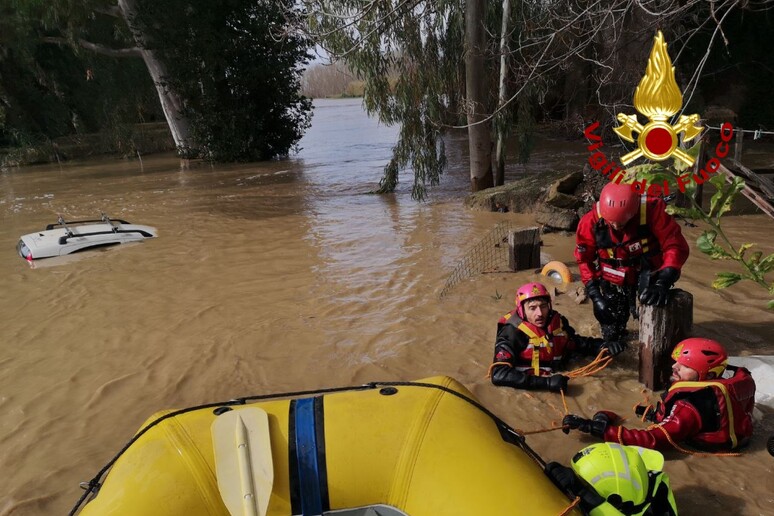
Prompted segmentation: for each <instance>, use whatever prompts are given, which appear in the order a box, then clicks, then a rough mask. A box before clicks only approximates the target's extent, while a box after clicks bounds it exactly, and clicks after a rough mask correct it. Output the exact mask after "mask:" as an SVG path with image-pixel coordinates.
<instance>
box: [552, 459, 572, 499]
mask: <svg viewBox="0 0 774 516" xmlns="http://www.w3.org/2000/svg"><path fill="white" fill-rule="evenodd" d="M544 471H545V473H546V475H547V476H548V478H550V479H551V481H552V482H553V483H554V484H556V486H557V487H559V488H560V489H562V490H564V491H567V492H570V493H572V494H576V491H577V481H578V479H577V477H576V476H575V472H574V471H573V470H572V469H571V468H568V467H567V466H562V465H561V464H559V463H558V462H549V463H548V464H546V469H545V470H544Z"/></svg>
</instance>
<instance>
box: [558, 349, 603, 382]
mask: <svg viewBox="0 0 774 516" xmlns="http://www.w3.org/2000/svg"><path fill="white" fill-rule="evenodd" d="M612 361H613V357H611V356H610V354H609V353H608V351H607V348H602V349H601V350H599V354H597V356H596V358H594V360H592V361H591V362H590V363H588V364H586V365H585V366H581V367H579V368H578V369H575V370H573V371H569V372H568V373H566V374H565V376H567V377H569V378H581V377H583V376H592V375H594V374H597V373H598V372H600V371H601V370H603V369H604V368H606V367H607V366H608V365H610V362H612Z"/></svg>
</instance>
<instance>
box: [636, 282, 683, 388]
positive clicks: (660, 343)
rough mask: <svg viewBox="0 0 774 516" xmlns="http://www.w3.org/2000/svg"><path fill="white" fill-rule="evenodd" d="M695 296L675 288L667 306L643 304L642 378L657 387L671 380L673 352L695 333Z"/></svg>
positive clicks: (641, 310)
mask: <svg viewBox="0 0 774 516" xmlns="http://www.w3.org/2000/svg"><path fill="white" fill-rule="evenodd" d="M691 326H693V296H692V295H691V294H690V293H688V292H686V291H684V290H680V289H679V288H676V289H672V291H671V292H670V296H669V302H668V303H667V305H666V306H647V305H642V306H641V307H640V382H642V383H644V384H645V386H646V387H647V388H648V389H651V390H654V391H657V390H661V389H663V388H665V387H666V386H667V384H668V383H669V376H670V374H671V369H672V359H671V357H670V354H671V352H672V349H674V347H675V346H676V345H677V343H678V342H680V341H681V340H683V339H686V338H688V337H689V336H690V335H691Z"/></svg>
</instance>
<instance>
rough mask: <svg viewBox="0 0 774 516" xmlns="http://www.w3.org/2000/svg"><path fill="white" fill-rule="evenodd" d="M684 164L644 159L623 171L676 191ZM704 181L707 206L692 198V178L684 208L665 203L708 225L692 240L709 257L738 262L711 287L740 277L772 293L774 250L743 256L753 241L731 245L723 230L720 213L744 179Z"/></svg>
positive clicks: (729, 205) (725, 210)
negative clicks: (707, 189)
mask: <svg viewBox="0 0 774 516" xmlns="http://www.w3.org/2000/svg"><path fill="white" fill-rule="evenodd" d="M697 150H698V144H697V145H695V146H694V147H693V148H691V149H690V150H689V151H688V153H689V154H691V155H692V156H694V157H696V156H697V154H698V153H697ZM687 168H688V167H687V165H685V164H683V163H678V161H677V160H675V165H674V166H673V167H672V169H667V168H665V167H664V166H663V165H661V164H660V163H648V164H645V165H638V166H635V167H632V168H631V169H629V170H628V171H627V172H628V173H629V175H630V176H631V177H634V178H635V179H645V180H647V181H648V184H650V183H651V182H657V183H661V182H662V181H664V180H666V181H667V182H668V183H669V185H670V190H672V191H677V190H678V188H677V176H678V175H680V174H683V173H686V171H687ZM706 184H710V185H712V187H713V188H714V189H715V192H714V193H713V194H712V197H711V199H710V207H709V210H704V209H702V208H701V207H700V206H699V205H698V204H697V203H696V201H695V200H694V197H695V193H696V183H695V182H694V181H693V180H692V181H690V182H689V183H688V184H687V185H685V195H686V197H687V198H688V199H690V201H691V206H690V207H687V208H684V207H680V206H674V205H669V206H667V211H668V212H669V213H671V214H674V215H679V216H681V217H685V218H688V219H692V220H697V221H701V222H703V223H705V224H706V225H707V226H709V229H706V230H704V231H703V232H702V234H701V235H700V236H699V238H698V239H697V240H696V246H697V247H698V249H699V250H700V251H701V252H702V253H704V254H706V255H707V256H709V257H710V258H711V259H713V260H728V261H735V262H737V263H738V264H739V265H741V267H742V269H743V271H744V272H742V273H735V272H718V273H717V274H716V275H715V280H714V281H713V282H712V287H713V288H715V289H718V290H720V289H724V288H728V287H730V286H732V285H734V284H736V283H738V282H740V281H742V280H748V281H752V282H754V283H756V284H758V285H760V286H761V287H763V288H765V289H766V290H767V291H768V292H769V294H770V295H772V296H774V281H767V280H766V275H767V274H768V273H769V272H772V270H774V253H772V254H770V255H768V256H766V257H765V258H764V257H763V253H762V252H761V251H756V252H754V253H752V254H751V255H750V256H749V257H747V256H746V255H747V251H748V250H749V249H751V248H752V247H753V246H754V245H755V244H751V243H745V244H742V245H740V246H738V247H737V246H735V245H733V244H732V243H731V241H730V240H729V238H728V236H727V235H726V234H725V232H724V231H723V227H722V217H723V215H725V214H726V213H728V212H729V211H730V210H731V208H732V206H733V204H734V201H735V200H736V198H737V197H738V196H739V194H740V193H741V192H742V190H744V188H745V182H744V179H742V178H740V177H734V178H733V179H732V180H731V181H730V182H727V181H726V179H725V177H724V176H719V175H717V176H713V177H711V178H710V179H709V181H707V183H706ZM767 308H769V309H774V300H771V301H769V302H768V305H767Z"/></svg>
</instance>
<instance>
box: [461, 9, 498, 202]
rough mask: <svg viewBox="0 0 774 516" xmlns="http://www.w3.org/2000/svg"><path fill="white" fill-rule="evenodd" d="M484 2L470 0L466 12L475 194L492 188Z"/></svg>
mask: <svg viewBox="0 0 774 516" xmlns="http://www.w3.org/2000/svg"><path fill="white" fill-rule="evenodd" d="M485 12H486V3H485V1H484V0H471V1H469V2H468V4H467V9H466V11H465V46H466V49H465V50H466V51H465V90H466V96H467V102H466V104H467V106H466V111H467V115H468V141H469V145H470V188H471V191H473V192H477V191H479V190H483V189H485V188H490V187H491V186H492V135H491V130H490V128H491V122H490V121H486V122H482V120H484V118H485V111H486V110H485V99H486V88H485V72H484V49H485V48H486V31H485V30H484V14H485Z"/></svg>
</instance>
